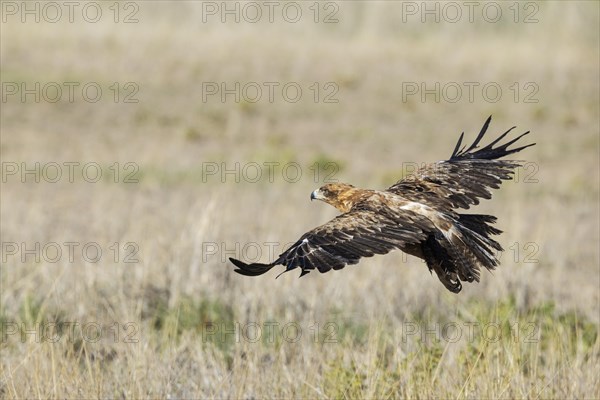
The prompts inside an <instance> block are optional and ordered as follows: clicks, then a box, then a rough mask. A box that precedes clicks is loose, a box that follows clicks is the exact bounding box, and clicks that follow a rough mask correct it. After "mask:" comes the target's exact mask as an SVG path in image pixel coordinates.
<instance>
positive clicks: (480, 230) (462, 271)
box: [422, 214, 502, 293]
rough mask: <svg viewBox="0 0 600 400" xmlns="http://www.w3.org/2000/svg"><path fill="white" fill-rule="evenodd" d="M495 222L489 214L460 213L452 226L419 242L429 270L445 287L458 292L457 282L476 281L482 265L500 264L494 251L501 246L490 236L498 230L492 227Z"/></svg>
mask: <svg viewBox="0 0 600 400" xmlns="http://www.w3.org/2000/svg"><path fill="white" fill-rule="evenodd" d="M495 221H496V218H495V217H493V216H491V215H480V214H459V216H458V219H456V220H455V221H454V225H453V228H451V229H450V230H449V231H446V232H444V233H442V232H438V233H437V234H435V235H430V236H429V237H428V239H427V240H426V241H425V242H423V243H422V250H423V255H424V258H425V261H426V262H427V265H428V267H429V269H430V270H433V271H435V272H436V274H437V275H438V278H439V279H440V281H441V282H442V283H443V284H444V286H446V288H447V289H448V290H450V291H452V292H454V293H458V292H460V290H461V284H460V281H467V282H473V281H477V282H479V277H480V270H481V268H482V267H485V268H486V269H488V270H493V269H495V268H496V267H497V266H498V265H499V262H498V259H497V258H496V255H495V253H494V250H498V251H501V250H502V246H500V244H499V243H498V242H496V241H495V240H493V239H492V238H491V237H490V235H497V234H499V233H500V232H501V231H500V230H499V229H496V228H494V227H492V226H491V224H493V223H494V222H495Z"/></svg>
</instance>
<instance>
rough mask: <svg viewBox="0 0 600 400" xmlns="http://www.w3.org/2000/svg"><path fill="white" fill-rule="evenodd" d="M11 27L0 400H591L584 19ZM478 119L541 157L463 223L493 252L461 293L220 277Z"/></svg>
mask: <svg viewBox="0 0 600 400" xmlns="http://www.w3.org/2000/svg"><path fill="white" fill-rule="evenodd" d="M24 4H25V3H22V2H9V1H2V2H1V3H0V6H1V7H2V12H3V13H2V18H3V21H2V25H1V39H0V40H1V54H0V55H1V61H0V66H1V70H2V72H1V81H2V102H1V104H0V105H1V112H0V117H1V125H0V128H1V141H0V151H1V158H2V183H1V185H2V186H1V202H0V206H1V207H0V211H1V212H0V217H1V226H0V234H1V237H2V239H1V241H2V249H1V250H2V254H1V257H2V259H1V260H0V261H1V274H0V289H1V290H0V300H1V304H0V326H1V332H0V333H1V337H2V339H1V341H0V397H2V398H6V399H13V398H165V397H169V398H180V397H185V398H245V399H246V398H247V399H250V398H291V397H294V398H557V399H563V398H581V399H582V398H589V399H593V398H600V378H599V377H600V339H599V335H598V329H599V325H600V316H599V315H600V289H599V288H600V265H599V263H600V261H599V252H600V250H599V246H598V243H599V242H600V233H599V218H600V215H599V193H600V182H599V180H600V172H599V170H600V160H599V148H600V147H599V146H600V141H599V139H600V113H599V107H600V99H599V96H600V95H599V93H600V83H599V71H600V65H599V62H600V61H599V60H600V59H599V57H600V54H599V51H600V50H599V46H600V41H599V37H598V31H599V30H598V27H599V24H600V17H599V5H598V3H597V2H591V1H573V2H568V3H566V2H565V3H562V2H539V3H538V2H521V3H516V2H500V3H479V2H475V6H473V7H475V8H474V9H473V10H471V11H472V22H471V21H470V18H471V17H470V14H469V12H470V11H469V8H468V7H467V6H465V5H464V3H461V2H456V3H452V5H450V6H448V5H447V3H434V2H431V3H428V4H429V5H428V7H431V10H433V13H434V14H427V12H426V10H425V9H423V7H425V6H424V5H423V4H422V3H421V2H393V1H385V2H384V1H382V2H368V3H367V2H364V1H357V2H351V3H350V2H347V3H344V2H337V3H334V2H321V3H316V5H315V3H313V2H297V3H294V2H290V3H288V2H281V3H280V2H275V3H273V5H271V6H269V5H268V4H266V3H265V2H250V3H236V2H229V3H227V5H225V4H224V3H221V2H204V3H201V2H194V1H189V2H179V3H177V4H176V5H175V4H167V3H165V2H154V1H153V2H124V3H113V2H92V3H81V4H80V3H77V5H75V6H73V7H74V8H73V10H72V19H73V22H71V21H70V20H69V9H68V7H67V6H66V5H64V4H63V3H60V2H58V3H54V4H57V5H58V6H47V5H46V4H45V3H38V2H28V3H27V4H28V7H30V8H29V10H33V11H31V13H30V14H27V13H23V9H22V7H24ZM36 4H37V5H36ZM36 7H37V8H36ZM53 7H54V8H53ZM56 7H58V8H56ZM223 7H230V8H227V9H225V8H223ZM269 7H273V9H272V14H271V15H270V16H269ZM498 8H499V10H500V12H501V14H498V13H497V11H498ZM98 9H99V10H100V14H98ZM36 10H37V11H36ZM57 10H58V12H60V14H58V13H57ZM227 10H229V11H230V13H229V14H228V11H227ZM298 10H300V11H299V12H300V13H298ZM436 10H437V11H436ZM457 11H458V12H459V13H460V14H457V13H456V12H457ZM257 12H259V13H260V16H261V17H260V18H258V16H259V14H257ZM436 12H437V13H438V14H437V16H438V17H439V21H436V20H435V17H436V14H435V13H436ZM36 13H37V15H36ZM36 17H39V22H38V21H36ZM270 17H271V18H272V21H273V22H271V21H270V20H269V18H270ZM236 18H238V20H239V21H237V22H236V20H235V19H236ZM222 19H225V22H222ZM23 21H24V22H23ZM300 93H301V95H300ZM490 114H491V115H493V120H492V124H491V128H490V129H491V131H490V133H491V135H490V138H491V137H493V136H495V135H497V134H500V133H502V132H504V131H505V130H506V129H508V128H510V127H512V126H513V125H517V126H518V127H517V129H516V130H515V133H521V132H525V131H527V130H531V134H530V135H529V136H528V137H527V140H529V141H530V142H533V141H535V142H537V146H535V147H533V148H530V149H527V150H526V151H524V152H523V153H522V154H520V158H522V159H524V160H526V161H527V163H526V164H525V167H524V168H522V169H519V170H518V174H517V177H516V179H515V181H513V182H507V183H505V184H504V185H503V186H502V188H501V190H499V191H496V192H495V193H494V198H493V199H492V200H491V201H485V202H483V203H482V204H481V205H480V206H478V207H477V208H476V209H474V210H476V212H478V213H491V214H493V215H496V216H497V217H498V224H497V225H498V227H499V228H500V229H502V230H503V231H504V233H503V234H502V235H501V236H499V239H498V240H499V242H500V243H501V244H502V245H503V247H504V248H505V251H504V252H503V253H502V254H501V255H500V260H501V264H502V265H501V266H500V267H499V268H498V269H497V270H496V271H494V273H493V274H490V273H487V272H483V273H482V279H481V282H480V283H478V284H465V285H464V286H463V291H462V292H461V293H460V294H459V295H454V294H452V293H450V292H448V291H447V290H446V289H445V288H444V287H443V285H442V284H441V283H440V282H439V281H438V279H437V278H436V277H435V275H434V276H432V275H430V274H429V272H428V270H427V268H426V266H425V265H424V264H423V263H422V262H421V261H420V260H417V259H415V258H413V257H410V256H405V255H403V254H401V253H400V252H395V253H391V254H388V255H386V256H378V257H374V258H369V259H364V260H363V261H362V262H361V263H360V264H359V265H358V266H351V267H347V268H345V269H344V270H343V271H337V272H330V273H327V274H323V275H322V274H319V273H311V274H308V275H307V276H305V277H303V278H302V279H298V278H297V276H298V274H297V273H296V271H294V272H292V273H289V274H284V275H282V276H281V277H279V279H277V280H276V279H275V276H276V275H277V273H278V271H277V272H270V273H268V274H266V275H265V276H261V277H257V278H246V277H242V276H239V275H237V274H234V273H233V268H232V265H231V264H230V263H229V262H228V261H227V257H236V258H242V259H244V260H261V261H267V260H269V259H270V258H272V257H273V256H276V255H277V254H279V252H281V251H283V250H284V248H285V246H286V244H289V243H290V242H292V241H295V240H296V239H297V238H298V237H299V236H300V235H301V234H302V233H304V232H306V231H307V230H309V229H311V228H313V227H315V226H317V225H319V224H322V223H324V222H326V221H327V220H329V219H330V218H332V217H333V216H334V215H336V212H335V210H334V209H333V208H332V207H329V206H327V205H325V204H323V203H316V202H312V203H311V202H310V201H309V195H310V193H311V192H312V190H314V189H316V188H317V187H319V186H321V185H322V184H323V183H324V182H326V181H328V180H331V179H336V180H338V181H341V182H348V183H352V184H354V185H356V186H361V187H366V188H385V187H386V186H388V185H390V184H392V183H393V182H395V181H396V180H398V179H400V178H401V177H402V176H403V175H404V174H406V173H409V172H410V171H411V170H412V169H413V168H414V167H415V166H418V165H420V163H422V162H432V161H436V160H439V159H444V158H447V157H448V156H449V155H450V153H451V151H452V149H453V148H454V145H455V143H456V140H457V139H458V136H459V134H460V132H462V131H465V134H466V136H467V139H473V138H474V137H475V135H476V134H477V132H479V129H480V127H481V125H482V124H483V122H484V121H485V119H486V118H487V117H488V116H489V115H490Z"/></svg>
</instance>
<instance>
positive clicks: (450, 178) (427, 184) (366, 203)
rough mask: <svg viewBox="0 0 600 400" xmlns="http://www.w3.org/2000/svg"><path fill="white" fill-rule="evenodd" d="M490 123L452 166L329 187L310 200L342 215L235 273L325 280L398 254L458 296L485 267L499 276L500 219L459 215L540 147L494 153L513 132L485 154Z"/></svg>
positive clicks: (504, 147)
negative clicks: (277, 271) (364, 184)
mask: <svg viewBox="0 0 600 400" xmlns="http://www.w3.org/2000/svg"><path fill="white" fill-rule="evenodd" d="M491 119H492V117H491V116H490V117H489V118H488V119H487V121H486V122H485V124H484V125H483V127H482V128H481V131H480V132H479V135H478V136H477V138H476V139H475V141H474V142H473V144H471V146H469V147H468V148H465V146H463V147H461V144H462V140H463V136H464V133H463V134H461V135H460V138H459V140H458V143H457V144H456V147H455V148H454V151H453V152H452V155H451V156H450V158H449V159H448V160H446V161H439V162H437V163H432V164H428V165H426V166H424V167H422V168H420V169H419V170H417V172H416V173H415V174H413V175H410V176H408V177H406V178H404V179H402V180H400V181H398V182H396V183H395V184H394V185H392V186H391V187H389V188H388V189H386V190H384V191H378V190H368V189H359V188H356V187H354V186H352V185H349V184H345V183H331V184H327V185H325V186H323V187H321V188H319V189H317V190H315V191H314V192H312V193H311V196H310V198H311V200H321V201H324V202H326V203H328V204H330V205H332V206H334V207H335V208H337V209H338V210H339V211H341V212H342V214H340V215H338V216H337V217H335V218H334V219H332V220H331V221H329V222H327V223H326V224H324V225H321V226H319V227H317V228H315V229H313V230H311V231H309V232H306V233H305V234H304V235H302V237H301V238H300V239H298V241H297V242H296V243H294V244H293V245H292V246H291V247H290V248H289V249H288V250H286V251H285V252H283V253H282V254H280V255H279V257H278V258H277V259H276V260H275V261H273V262H272V263H269V264H261V263H253V264H246V263H244V262H242V261H240V260H236V259H234V258H230V260H231V262H232V263H233V264H234V265H235V266H236V267H237V268H236V269H235V272H237V273H239V274H242V275H247V276H256V275H261V274H264V273H265V272H267V271H269V270H270V269H271V268H273V267H274V266H276V265H280V264H281V265H284V266H285V267H286V269H285V271H284V272H286V271H290V270H292V269H295V268H300V270H301V271H302V272H301V274H300V276H303V275H305V274H307V273H309V272H310V271H311V270H314V269H317V270H319V272H327V271H329V270H331V269H342V268H344V267H345V266H346V265H348V264H357V263H358V262H359V260H360V259H361V258H362V257H371V256H373V255H375V254H385V253H388V252H390V251H392V250H395V249H400V250H402V251H404V252H406V253H408V254H411V255H413V256H416V257H419V258H421V259H423V260H425V262H426V263H427V266H428V267H429V270H430V271H435V273H436V274H437V276H438V278H439V279H440V281H441V282H442V283H443V284H444V286H445V287H446V288H447V289H448V290H450V291H452V292H454V293H458V292H460V290H461V289H462V284H461V281H467V282H472V281H478V282H479V274H480V270H481V267H485V268H487V269H488V270H492V269H494V268H495V267H496V266H498V264H499V262H498V259H497V258H496V255H495V252H496V251H501V250H502V247H501V246H500V244H499V243H498V242H496V241H495V240H493V239H492V238H491V237H490V236H491V235H497V234H499V233H501V231H500V230H499V229H496V228H494V227H493V226H492V224H493V223H494V222H495V221H496V217H493V216H491V215H481V214H461V213H458V212H457V211H456V210H457V209H461V208H462V209H468V208H469V207H470V206H471V205H476V204H478V203H479V199H480V198H484V199H489V198H491V197H492V195H491V193H490V191H489V189H497V188H499V186H500V184H501V183H502V181H503V180H510V179H512V176H513V174H514V169H515V168H516V167H518V166H520V165H521V162H520V161H512V160H500V158H502V157H505V156H507V155H509V154H513V153H516V152H519V151H521V150H523V149H525V148H527V147H530V146H533V145H535V143H532V144H528V145H525V146H521V147H517V148H514V149H509V148H508V147H509V146H510V145H512V144H514V143H515V142H517V141H518V140H519V139H520V138H521V137H523V136H524V135H526V134H528V133H529V131H527V132H525V133H523V134H522V135H520V136H518V137H516V138H514V139H512V140H510V141H508V142H506V143H505V144H502V145H498V146H496V147H494V145H496V144H497V143H498V142H499V141H500V140H502V139H503V138H504V137H505V136H506V135H508V133H509V132H510V131H512V130H513V129H514V128H515V127H512V128H510V129H509V130H508V131H506V132H505V133H503V134H502V135H500V137H498V138H497V139H496V140H494V141H493V142H491V143H490V144H488V145H487V146H485V147H482V148H479V147H478V144H479V142H480V141H481V139H482V138H483V136H484V135H485V133H486V131H487V129H488V126H489V124H490V121H491Z"/></svg>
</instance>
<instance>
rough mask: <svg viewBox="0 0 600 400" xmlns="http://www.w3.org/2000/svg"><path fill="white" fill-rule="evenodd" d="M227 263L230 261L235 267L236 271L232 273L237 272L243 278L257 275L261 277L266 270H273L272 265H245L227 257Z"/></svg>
mask: <svg viewBox="0 0 600 400" xmlns="http://www.w3.org/2000/svg"><path fill="white" fill-rule="evenodd" d="M229 261H231V262H232V263H233V265H235V266H236V267H237V269H234V270H233V271H234V272H237V273H238V274H240V275H245V276H258V275H262V274H264V273H265V272H267V271H268V270H270V269H271V268H273V264H260V263H253V264H246V263H244V262H242V261H240V260H236V259H235V258H232V257H229Z"/></svg>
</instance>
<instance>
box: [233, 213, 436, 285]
mask: <svg viewBox="0 0 600 400" xmlns="http://www.w3.org/2000/svg"><path fill="white" fill-rule="evenodd" d="M432 229H435V228H434V226H433V224H432V222H431V221H430V220H429V219H427V218H426V217H424V216H422V215H419V214H416V213H413V212H411V211H403V212H402V213H398V212H394V211H393V210H391V209H389V208H387V207H386V206H382V207H381V208H378V209H377V210H369V209H364V208H363V209H356V210H351V211H350V212H347V213H345V214H342V215H339V216H337V217H336V218H334V219H332V220H331V221H329V222H328V223H326V224H324V225H321V226H319V227H317V228H315V229H313V230H311V231H309V232H307V233H305V234H304V235H303V236H302V237H301V238H300V239H299V240H298V241H297V242H296V243H294V244H293V245H292V246H291V247H290V248H289V249H288V250H287V251H285V252H283V253H282V254H281V255H280V256H279V258H277V260H275V261H273V262H272V263H270V264H260V263H254V264H246V263H244V262H242V261H239V260H236V259H234V258H230V260H231V262H232V263H233V264H235V266H236V267H237V269H235V272H237V273H239V274H242V275H248V276H255V275H261V274H264V273H265V272H267V271H268V270H270V269H271V268H273V267H274V266H275V265H279V264H282V265H284V266H285V267H286V270H285V271H284V272H286V271H290V270H292V269H294V268H298V267H299V268H300V269H301V270H302V274H301V275H300V276H303V275H305V274H307V273H309V272H310V271H311V270H313V269H318V270H319V271H320V272H327V271H329V270H331V269H341V268H344V267H345V266H346V265H348V264H356V263H358V261H359V260H360V259H361V258H362V257H371V256H373V255H374V254H385V253H388V252H390V251H391V250H393V249H397V248H403V247H405V246H407V245H410V244H416V243H420V242H421V241H423V240H425V239H426V237H427V233H426V232H427V231H431V230H432Z"/></svg>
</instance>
